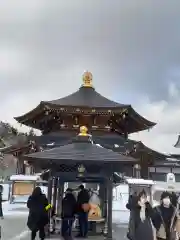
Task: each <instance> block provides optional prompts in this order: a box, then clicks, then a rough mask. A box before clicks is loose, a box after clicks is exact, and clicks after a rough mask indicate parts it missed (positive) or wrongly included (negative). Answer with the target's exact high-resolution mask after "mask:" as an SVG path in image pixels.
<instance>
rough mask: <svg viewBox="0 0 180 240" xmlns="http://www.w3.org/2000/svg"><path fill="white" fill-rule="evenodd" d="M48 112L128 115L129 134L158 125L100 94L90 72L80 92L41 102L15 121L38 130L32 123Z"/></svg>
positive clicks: (128, 106) (85, 74)
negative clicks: (94, 85)
mask: <svg viewBox="0 0 180 240" xmlns="http://www.w3.org/2000/svg"><path fill="white" fill-rule="evenodd" d="M47 111H50V112H51V113H54V112H60V114H61V113H63V114H67V113H75V114H77V113H78V114H82V115H83V114H87V115H89V114H97V115H103V114H105V115H110V116H114V115H117V116H119V118H121V117H123V115H124V114H128V116H129V119H130V121H129V125H128V129H129V131H128V133H133V132H137V131H142V130H145V129H149V128H150V127H153V126H154V125H156V123H154V122H151V121H149V120H147V119H145V118H144V117H142V116H141V115H139V114H138V113H137V112H136V111H135V110H134V109H133V108H132V106H131V105H130V104H121V103H117V102H115V101H112V100H110V99H108V98H106V97H104V96H102V95H101V94H100V93H98V92H97V91H96V90H95V89H94V87H93V85H92V74H91V73H90V72H85V73H84V75H83V85H82V86H81V87H80V88H79V90H78V91H76V92H74V93H72V94H70V95H68V96H66V97H63V98H60V99H57V100H51V101H41V102H40V104H39V105H38V106H37V107H36V108H34V109H33V110H32V111H30V112H28V113H26V114H24V115H22V116H19V117H16V118H15V119H16V120H17V121H18V122H19V123H22V124H25V125H27V126H31V127H35V128H37V125H36V123H32V122H36V119H39V118H40V116H41V114H42V115H43V114H44V115H46V113H47ZM47 115H49V113H47ZM38 129H39V128H38Z"/></svg>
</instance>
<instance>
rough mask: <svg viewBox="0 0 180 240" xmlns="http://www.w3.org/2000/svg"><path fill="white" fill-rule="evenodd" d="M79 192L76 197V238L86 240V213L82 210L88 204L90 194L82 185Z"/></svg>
mask: <svg viewBox="0 0 180 240" xmlns="http://www.w3.org/2000/svg"><path fill="white" fill-rule="evenodd" d="M79 189H80V192H79V194H78V196H77V214H78V219H79V231H80V232H79V234H78V236H77V237H83V238H86V237H87V234H88V212H87V211H85V210H84V209H83V205H84V204H88V203H89V199H90V194H89V192H88V190H87V189H85V188H84V186H83V185H80V186H79Z"/></svg>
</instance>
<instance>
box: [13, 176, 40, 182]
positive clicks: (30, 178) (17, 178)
mask: <svg viewBox="0 0 180 240" xmlns="http://www.w3.org/2000/svg"><path fill="white" fill-rule="evenodd" d="M10 180H11V181H37V180H40V177H39V176H37V175H12V176H11V177H10Z"/></svg>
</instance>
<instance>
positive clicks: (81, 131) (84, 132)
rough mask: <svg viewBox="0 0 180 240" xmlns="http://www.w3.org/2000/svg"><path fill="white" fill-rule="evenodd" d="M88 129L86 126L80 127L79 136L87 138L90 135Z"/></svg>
mask: <svg viewBox="0 0 180 240" xmlns="http://www.w3.org/2000/svg"><path fill="white" fill-rule="evenodd" d="M87 132H88V129H87V127H86V126H81V127H80V133H79V136H87V135H88V133H87Z"/></svg>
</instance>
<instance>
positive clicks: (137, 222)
mask: <svg viewBox="0 0 180 240" xmlns="http://www.w3.org/2000/svg"><path fill="white" fill-rule="evenodd" d="M152 215H153V211H152V207H151V205H150V203H149V202H148V201H147V195H146V192H145V191H144V190H143V191H142V192H140V193H139V195H138V197H137V202H136V204H134V205H133V206H132V209H131V218H130V221H129V231H128V233H127V237H128V239H130V240H134V239H135V240H142V239H146V240H154V234H153V226H152V222H151V216H152Z"/></svg>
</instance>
